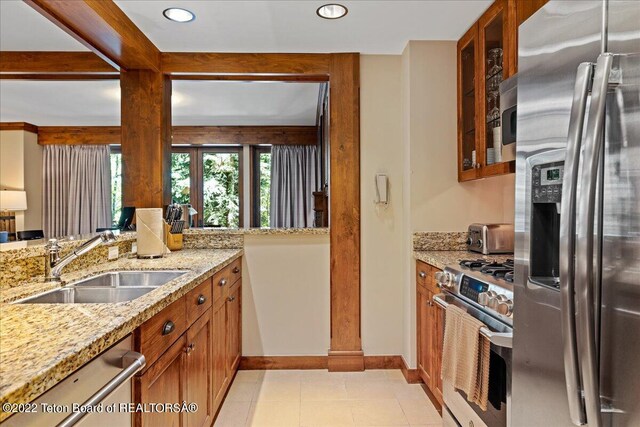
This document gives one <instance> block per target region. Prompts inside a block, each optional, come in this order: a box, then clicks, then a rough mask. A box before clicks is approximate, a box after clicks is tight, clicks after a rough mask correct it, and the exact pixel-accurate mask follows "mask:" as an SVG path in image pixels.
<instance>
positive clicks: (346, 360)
mask: <svg viewBox="0 0 640 427" xmlns="http://www.w3.org/2000/svg"><path fill="white" fill-rule="evenodd" d="M328 365H329V366H328V367H329V372H359V371H364V353H363V352H362V350H359V351H335V350H329V358H328Z"/></svg>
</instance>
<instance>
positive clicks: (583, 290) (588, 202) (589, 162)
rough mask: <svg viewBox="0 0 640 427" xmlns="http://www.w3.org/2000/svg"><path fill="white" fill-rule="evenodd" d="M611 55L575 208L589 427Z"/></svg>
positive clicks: (597, 80) (602, 66)
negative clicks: (597, 222)
mask: <svg viewBox="0 0 640 427" xmlns="http://www.w3.org/2000/svg"><path fill="white" fill-rule="evenodd" d="M612 62H613V55H612V54H610V53H603V54H601V55H600V56H599V57H598V62H597V64H596V68H595V72H594V78H593V89H592V93H591V106H590V107H589V118H588V120H587V135H586V139H585V144H584V151H583V165H582V172H581V176H580V183H581V185H582V188H581V190H580V196H581V197H580V199H579V201H578V209H577V212H576V213H577V223H576V228H577V240H576V260H575V262H576V276H575V283H576V285H577V289H576V296H577V309H578V317H577V333H578V336H577V338H578V345H579V349H578V351H579V355H580V356H579V357H580V370H581V374H582V375H581V376H582V386H583V389H584V402H585V410H586V415H587V423H588V424H589V427H600V426H601V425H602V420H601V413H600V384H599V365H598V355H597V350H596V348H597V347H596V332H595V331H596V325H595V320H594V319H595V314H594V271H593V270H594V269H593V260H594V258H593V250H594V236H593V233H594V219H595V199H596V184H597V178H598V165H599V163H600V153H601V151H602V145H603V136H604V117H605V103H606V99H607V88H608V86H609V74H610V73H611V65H612Z"/></svg>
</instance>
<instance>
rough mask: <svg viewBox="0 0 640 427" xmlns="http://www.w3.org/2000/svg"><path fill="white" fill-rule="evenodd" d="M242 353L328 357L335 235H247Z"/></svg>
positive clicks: (243, 282)
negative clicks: (331, 246) (331, 254)
mask: <svg viewBox="0 0 640 427" xmlns="http://www.w3.org/2000/svg"><path fill="white" fill-rule="evenodd" d="M244 252H245V255H244V259H243V268H242V354H243V355H244V356H284V355H324V356H326V355H327V351H328V350H329V324H330V314H329V235H326V234H325V235H279V236H269V235H258V236H251V235H245V238H244Z"/></svg>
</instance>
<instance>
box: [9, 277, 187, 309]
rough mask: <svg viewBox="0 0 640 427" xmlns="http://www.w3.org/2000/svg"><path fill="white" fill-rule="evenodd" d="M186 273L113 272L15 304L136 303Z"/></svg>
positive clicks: (79, 281)
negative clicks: (140, 298) (134, 301)
mask: <svg viewBox="0 0 640 427" xmlns="http://www.w3.org/2000/svg"><path fill="white" fill-rule="evenodd" d="M186 273H187V272H186V271H184V270H150V271H110V272H106V273H102V274H99V275H97V276H93V277H89V278H86V279H82V280H78V281H77V282H73V283H70V284H68V285H66V286H63V287H62V288H58V289H54V290H52V291H48V292H44V293H41V294H38V295H34V296H32V297H29V298H24V299H21V300H18V301H16V302H15V304H96V303H98V304H100V303H117V302H126V301H131V300H134V299H136V298H138V297H141V296H142V295H144V294H146V293H148V292H151V291H152V290H154V289H156V288H158V287H159V286H162V285H164V284H165V283H168V282H170V281H171V280H173V279H175V278H178V277H180V276H182V275H183V274H186Z"/></svg>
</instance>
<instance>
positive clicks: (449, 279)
mask: <svg viewBox="0 0 640 427" xmlns="http://www.w3.org/2000/svg"><path fill="white" fill-rule="evenodd" d="M435 278H436V284H437V286H438V287H439V288H445V289H453V286H454V283H453V279H454V276H453V274H451V273H449V272H448V271H438V272H437V273H436V274H435Z"/></svg>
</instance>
